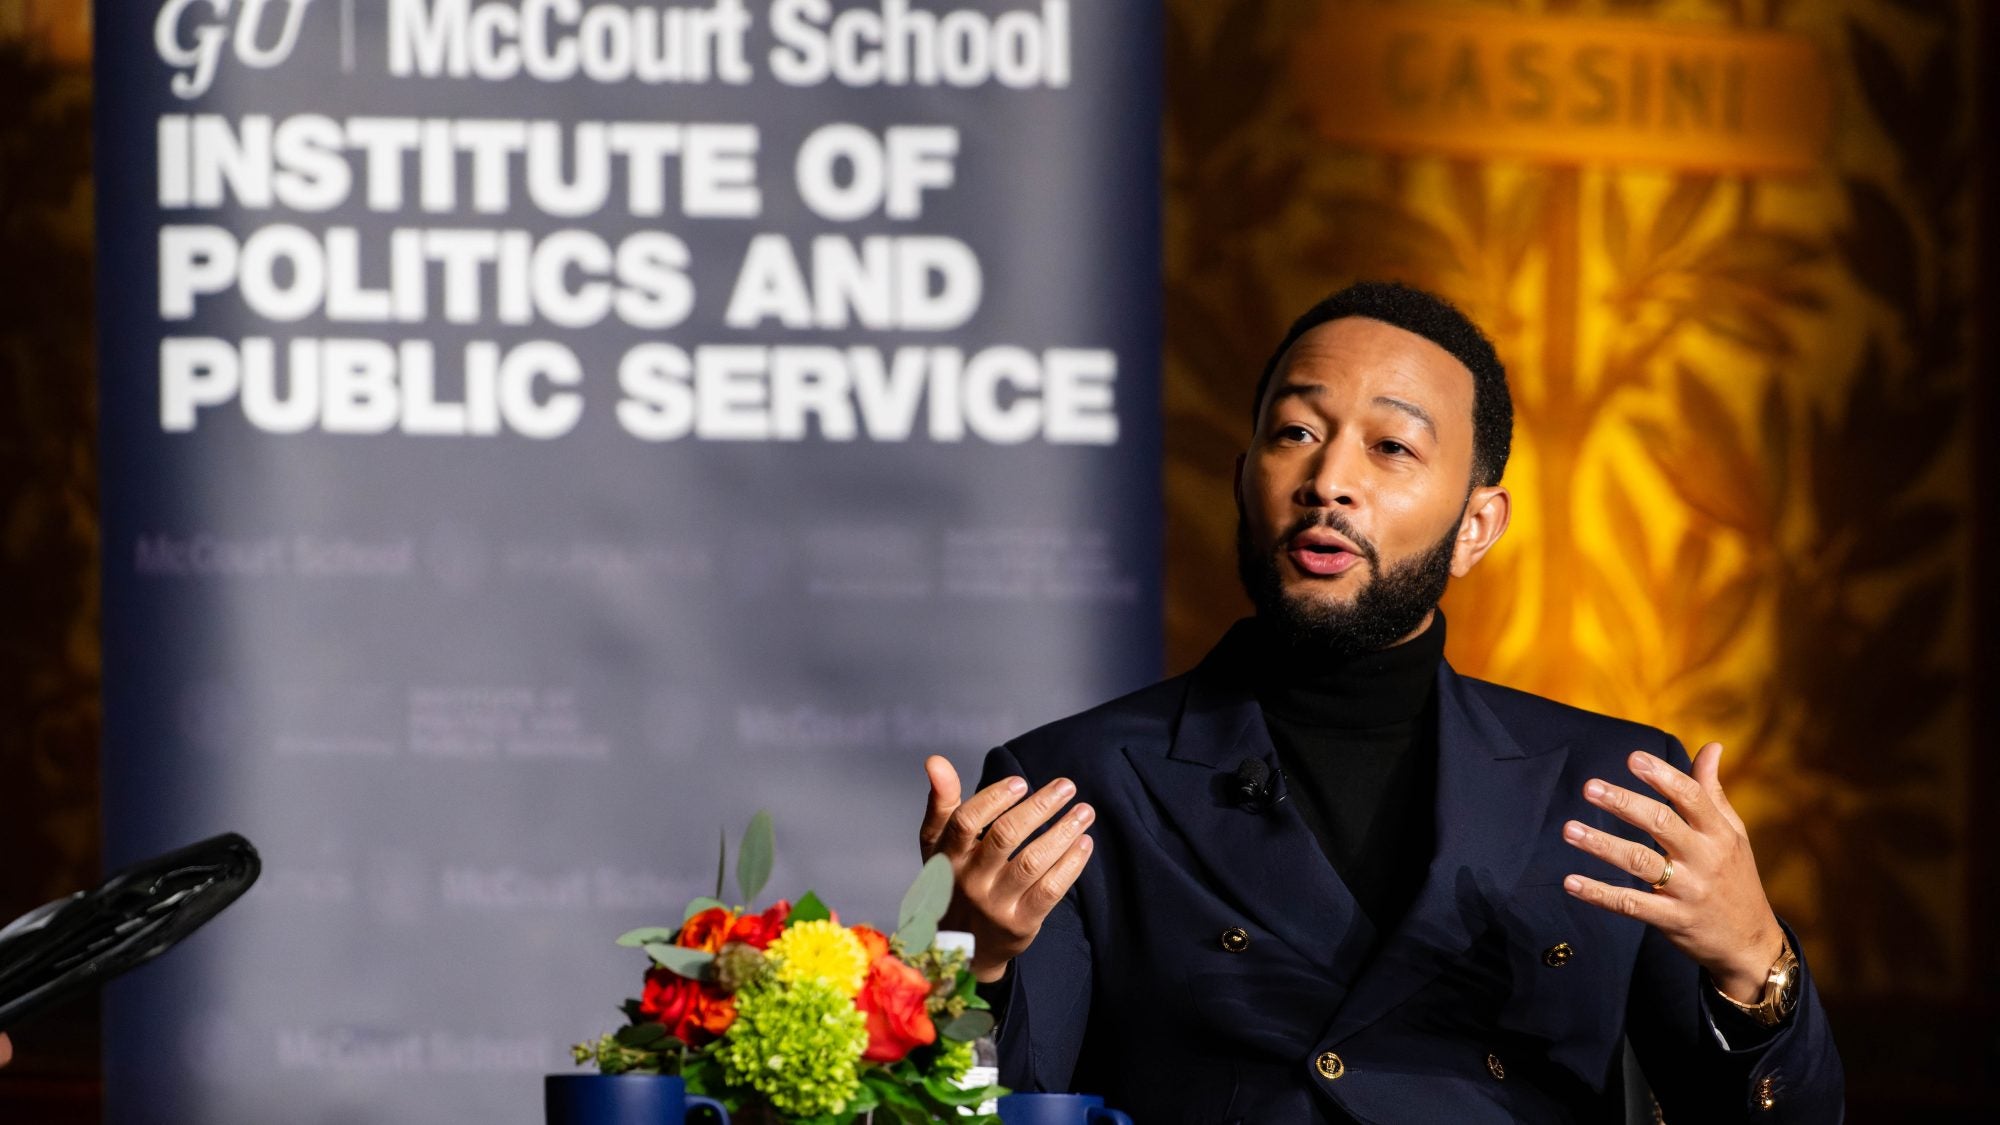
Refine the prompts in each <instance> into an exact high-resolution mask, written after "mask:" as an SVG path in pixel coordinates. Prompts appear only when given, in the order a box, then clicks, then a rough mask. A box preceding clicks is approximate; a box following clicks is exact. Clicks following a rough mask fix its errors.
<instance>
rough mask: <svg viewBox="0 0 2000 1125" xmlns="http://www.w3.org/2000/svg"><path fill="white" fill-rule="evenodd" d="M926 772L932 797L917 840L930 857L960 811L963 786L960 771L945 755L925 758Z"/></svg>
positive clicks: (925, 810)
mask: <svg viewBox="0 0 2000 1125" xmlns="http://www.w3.org/2000/svg"><path fill="white" fill-rule="evenodd" d="M924 774H925V776H927V777H929V778H930V782H931V796H930V800H929V801H928V802H926V803H925V805H924V823H923V826H922V827H921V828H919V829H918V830H917V842H918V843H919V844H921V845H922V850H923V855H924V858H925V859H926V860H928V859H929V858H930V857H931V856H932V854H933V853H934V852H935V851H936V849H937V843H938V840H939V838H941V837H942V836H943V835H944V829H945V825H947V824H950V823H951V814H952V813H954V812H957V811H958V796H959V792H960V788H959V784H958V771H957V770H955V769H953V768H952V765H951V762H950V761H949V760H948V759H946V758H944V757H943V756H942V755H938V754H932V755H931V756H930V757H928V758H925V759H924Z"/></svg>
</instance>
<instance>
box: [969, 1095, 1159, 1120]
mask: <svg viewBox="0 0 2000 1125" xmlns="http://www.w3.org/2000/svg"><path fill="white" fill-rule="evenodd" d="M1106 1121H1108V1122H1111V1123H1112V1125H1132V1119H1131V1118H1129V1117H1127V1116H1125V1115H1124V1114H1123V1113H1120V1112H1118V1111H1117V1110H1115V1109H1106V1108H1105V1107H1104V1099H1103V1098H1100V1097H1098V1096H1097V1095H1096V1094H1008V1095H1007V1096H1006V1097H1003V1098H1001V1099H1000V1123H1001V1125H1098V1123H1099V1122H1106Z"/></svg>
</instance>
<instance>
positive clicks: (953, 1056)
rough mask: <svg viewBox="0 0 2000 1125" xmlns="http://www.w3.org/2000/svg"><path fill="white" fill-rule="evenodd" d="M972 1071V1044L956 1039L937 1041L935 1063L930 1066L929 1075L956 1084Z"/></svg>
mask: <svg viewBox="0 0 2000 1125" xmlns="http://www.w3.org/2000/svg"><path fill="white" fill-rule="evenodd" d="M971 1069H972V1044H970V1043H962V1042H960V1041H958V1040H956V1039H939V1040H938V1046H937V1062H935V1063H933V1064H932V1068H931V1071H930V1073H932V1074H934V1075H936V1076H937V1077H939V1078H942V1079H943V1080H945V1081H946V1082H958V1081H961V1080H963V1079H964V1078H965V1075H966V1072H967V1071H970V1070H971Z"/></svg>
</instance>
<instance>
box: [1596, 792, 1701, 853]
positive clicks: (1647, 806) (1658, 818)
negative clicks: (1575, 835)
mask: <svg viewBox="0 0 2000 1125" xmlns="http://www.w3.org/2000/svg"><path fill="white" fill-rule="evenodd" d="M1583 797H1584V799H1585V800H1587V801H1589V802H1590V803H1591V804H1593V805H1596V806H1597V807H1598V808H1600V809H1603V810H1604V811H1606V812H1608V813H1610V814H1611V815H1612V816H1615V817H1617V818H1618V819H1619V820H1622V821H1624V822H1625V823H1627V824H1629V825H1631V826H1632V827H1634V828H1637V829H1639V830H1640V831H1642V832H1644V833H1646V834H1647V835H1649V836H1651V837H1652V838H1653V839H1655V840H1658V841H1659V842H1660V848H1661V850H1662V851H1664V852H1666V853H1667V854H1668V855H1674V854H1676V853H1677V852H1678V851H1680V850H1684V849H1683V845H1685V844H1686V842H1687V839H1688V837H1689V836H1690V835H1692V834H1693V832H1692V830H1691V829H1690V828H1689V827H1688V824H1687V822H1686V821H1684V820H1682V819H1681V817H1680V814H1679V813H1677V812H1675V811H1674V809H1673V806H1672V805H1663V804H1661V803H1660V802H1658V801H1655V800H1653V799H1652V798H1651V797H1642V796H1640V795H1639V794H1637V793H1634V792H1632V791H1631V790H1630V789H1627V788H1625V787H1624V786H1622V785H1613V784H1611V783H1610V782H1608V781H1604V780H1601V779H1599V778H1594V777H1593V778H1591V779H1590V780H1589V781H1588V782H1586V783H1585V784H1584V787H1583Z"/></svg>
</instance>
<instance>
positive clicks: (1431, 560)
mask: <svg viewBox="0 0 2000 1125" xmlns="http://www.w3.org/2000/svg"><path fill="white" fill-rule="evenodd" d="M1253 418H1254V432H1253V434H1252V437H1251V443H1250V447H1249V449H1248V450H1247V451H1246V452H1245V453H1244V454H1243V455H1242V456H1240V457H1239V458H1238V460H1237V467H1236V502H1237V509H1238V515H1239V533H1238V540H1239V542H1238V555H1239V569H1240V571H1241V574H1242V578H1243V582H1244V586H1245V589H1246V590H1247V591H1248V593H1249V595H1250V598H1251V601H1252V603H1253V604H1254V606H1255V607H1256V615H1255V617H1254V618H1252V619H1250V620H1248V621H1244V622H1240V623H1238V625H1237V626H1236V627H1235V628H1233V629H1232V630H1231V631H1230V633H1229V634H1228V635H1227V636H1226V637H1225V638H1224V639H1223V640H1222V642H1221V643H1220V644H1219V645H1218V646H1217V647H1216V649H1215V650H1214V651H1213V652H1212V653H1210V654H1209V656H1208V657H1207V658H1206V659H1205V660H1204V661H1203V662H1202V664H1201V665H1200V666H1199V667H1197V668H1196V669H1195V670H1194V671H1192V672H1190V673H1188V674H1186V675H1183V676H1179V677H1176V678H1174V679H1170V680H1167V681H1165V682H1163V683H1160V684H1156V685H1154V686H1153V687H1150V688H1147V689H1145V690H1142V691H1140V692H1137V693H1135V694H1133V695H1130V696H1127V697H1125V698H1123V699H1119V700H1115V701H1113V702H1111V703H1107V704H1104V705H1103V706H1101V707H1098V708H1096V709H1095V710H1092V711H1089V712H1086V713H1084V714H1082V715H1078V716H1075V717H1072V718H1069V719H1065V720H1063V721H1061V722H1058V723H1054V724H1052V725H1050V726H1047V727H1044V728H1042V729H1041V730H1038V731H1035V732H1033V733H1031V734H1028V735H1025V736H1023V737H1022V738H1020V739H1017V740H1015V741H1014V742H1012V743H1010V744H1008V745H1006V746H1003V747H1001V748H999V749H997V750H994V751H993V752H992V753H991V754H990V755H989V756H988V758H987V761H986V769H985V776H984V778H983V781H982V788H980V789H979V791H978V792H977V793H975V794H974V795H972V796H971V797H970V798H967V799H964V800H961V787H960V784H959V779H958V777H957V775H956V773H955V772H954V771H953V770H952V767H951V765H950V764H949V763H948V762H946V761H945V760H944V759H943V758H935V757H934V758H932V759H930V760H929V761H928V762H927V763H926V769H927V771H928V773H929V775H930V782H931V796H930V801H929V806H928V809H927V811H926V815H925V818H924V823H923V828H922V833H921V835H922V842H923V850H924V854H925V855H926V856H927V857H928V856H930V855H932V854H937V853H943V854H945V855H948V856H950V857H951V860H952V864H953V866H954V868H955V871H956V874H957V880H958V882H957V894H956V896H955V899H954V902H953V907H952V914H951V917H950V918H949V919H948V922H949V924H951V925H954V926H957V927H958V928H961V929H966V930H970V931H972V932H973V933H974V934H976V935H977V938H978V952H977V955H976V959H975V962H974V966H973V968H974V971H975V973H976V974H977V975H978V977H979V979H980V980H981V981H982V982H984V984H985V990H986V991H987V992H988V994H989V995H991V996H992V998H993V999H994V1001H995V1007H996V1008H997V1009H998V1010H999V1012H1000V1015H1001V1027H1000V1033H999V1034H1000V1051H1001V1080H1002V1081H1003V1082H1005V1083H1006V1084H1008V1085H1010V1086H1012V1087H1014V1088H1017V1089H1048V1090H1068V1089H1074V1090H1086V1091H1089V1092H1092V1093H1099V1094H1103V1095H1104V1096H1105V1098H1106V1100H1107V1102H1108V1103H1109V1104H1111V1105H1114V1106H1118V1107H1120V1108H1123V1109H1126V1110H1127V1111H1129V1112H1131V1113H1132V1115H1133V1117H1134V1119H1135V1120H1138V1121H1141V1122H1167V1121H1189V1122H1196V1121H1199V1122H1232V1121H1233V1122H1245V1123H1255V1125H1271V1123H1279V1122H1286V1123H1288V1122H1309V1121H1331V1122H1368V1123H1377V1125H1380V1123H1388V1122H1405V1121H1416V1122H1422V1121H1441V1120H1450V1121H1453V1122H1455V1123H1460V1125H1473V1123H1477V1122H1503V1121H1538V1122H1539V1121H1548V1122H1586V1121H1587V1122H1600V1121H1602V1122H1615V1121H1620V1120H1622V1119H1623V1109H1624V1101H1623V1098H1624V1096H1625V1095H1624V1091H1623V1089H1622V1087H1621V1073H1622V1067H1621V1063H1622V1061H1623V1059H1624V1045H1625V1043H1626V1042H1627V1041H1628V1040H1629V1042H1630V1044H1631V1046H1632V1048H1633V1049H1634V1051H1635V1052H1636V1055H1637V1058H1638V1060H1639V1062H1640V1065H1641V1067H1642V1068H1643V1070H1644V1073H1645V1076H1646V1078H1647V1079H1648V1080H1649V1081H1650V1084H1651V1086H1652V1087H1653V1089H1654V1091H1655V1093H1656V1095H1657V1097H1658V1099H1659V1102H1660V1104H1661V1106H1662V1107H1663V1109H1664V1112H1665V1118H1666V1120H1667V1121H1668V1122H1670V1123H1673V1125H1712V1123H1717V1122H1729V1121H1753V1120H1756V1121H1785V1122H1813V1123H1820V1122H1831V1121H1837V1120H1839V1118H1840V1116H1841V1113H1842V1073H1841V1066H1840V1060H1839V1056H1838V1054H1837V1053H1836V1051H1835V1050H1834V1046H1833V1042H1832V1038H1831V1035H1830V1033H1829V1031H1828V1028H1827V1024H1826V1019H1825V1016H1824V1014H1823V1013H1822V1011H1821V1008H1820V1003H1819V999H1818V996H1817V994H1816V993H1815V991H1814V989H1813V986H1812V983H1811V981H1810V980H1809V979H1808V978H1807V976H1806V971H1805V967H1804V963H1803V962H1802V961H1801V960H1799V958H1798V954H1799V949H1798V945H1797V942H1796V939H1794V938H1793V937H1792V935H1791V933H1790V931H1789V930H1787V929H1785V928H1784V926H1783V925H1782V924H1781V923H1780V922H1779V920H1778V919H1777V917H1776V916H1775V915H1774V914H1773V913H1772V911H1771V907H1770V905H1769V903H1768V902H1767V901H1766V898H1765V895H1764V891H1763V887H1762V884H1761V882H1760V881H1759V878H1758V875H1757V869H1756V864H1755V861H1754V860H1753V858H1752V855H1751V851H1750V844H1749V841H1748V839H1747V838H1746V837H1745V835H1744V831H1743V824H1742V821H1741V820H1740V819H1738V817H1737V815H1736V813H1735V812H1734V811H1733V810H1732V809H1731V808H1730V805H1729V801H1728V798H1727V797H1726V796H1725V795H1724V793H1723V790H1722V787H1721V785H1720V783H1719V781H1718V767H1719V763H1720V759H1721V756H1722V747H1721V746H1720V745H1718V744H1715V743H1710V744H1709V745H1707V746H1704V747H1702V749H1701V752H1700V754H1699V756H1698V757H1697V758H1696V759H1695V760H1694V761H1693V762H1692V763H1690V762H1689V760H1688V758H1687V754H1686V752H1685V751H1684V750H1683V748H1682V747H1681V744H1680V743H1679V742H1678V741H1676V740H1675V739H1674V738H1672V737H1671V736H1669V735H1666V734H1664V733H1662V732H1660V731H1658V730H1654V729H1652V728H1649V727H1643V726H1639V725H1637V724H1633V723H1627V722H1623V721H1621V720H1617V719H1612V718H1608V717H1605V716H1601V715H1594V714H1590V713H1588V712H1584V711H1579V710H1576V709H1573V708H1570V707H1565V706H1563V705H1561V704H1557V703H1554V702H1551V701H1549V700H1545V699H1541V698H1538V697H1535V696H1531V695H1527V694H1525V693H1521V692H1517V691H1512V690H1510V689H1507V688H1503V687H1499V686H1497V685H1493V684H1487V683H1482V682H1479V681H1476V680H1471V679H1467V678H1465V677H1461V676H1459V675H1457V674H1456V673H1455V672H1453V671H1452V670H1451V668H1450V666H1449V665H1447V664H1446V663H1444V661H1443V658H1442V654H1443V648H1444V629H1445V623H1444V619H1443V617H1442V616H1441V615H1440V614H1439V613H1438V611H1437V603H1438V599H1439V597H1440V596H1441V595H1442V594H1443V592H1444V589H1445V586H1446V584H1447V582H1448V581H1449V579H1450V578H1451V577H1453V576H1463V575H1465V574H1466V573H1468V572H1469V571H1470V570H1471V569H1472V568H1473V567H1474V566H1476V565H1478V563H1479V561H1480V559H1481V558H1483V557H1484V556H1485V554H1486V552H1487V551H1488V550H1490V549H1491V548H1492V546H1493V545H1494V543H1495V542H1497V541H1498V540H1499V538H1500V536H1501V534H1502V533H1504V532H1505V531H1506V528H1507V522H1508V518H1509V515H1510V511H1511V504H1512V500H1511V497H1510V496H1509V494H1508V491H1507V489H1506V488H1505V487H1504V486H1502V485H1501V484H1500V480H1501V475H1502V472H1503V470H1504V469H1505V466H1506V461H1507V455H1508V447H1509V444H1510V441H1511V432H1512V424H1513V413H1512V406H1511V402H1510V399H1509V397H1508V392H1507V384H1506V376H1505V372H1504V371H1503V369H1502V368H1501V365H1500V363H1499V360H1498V359H1497V357H1496V356H1495V355H1494V352H1493V349H1492V345H1491V344H1490V343H1488V342H1487V340H1486V339H1485V337H1484V336H1483V335H1482V334H1481V333H1480V332H1479V330H1478V329H1477V328H1476V327H1474V326H1473V325H1472V324H1471V322H1470V321H1468V320H1466V319H1465V317H1464V316H1463V315H1462V314H1461V313H1459V312H1458V310H1456V309H1454V308H1452V307H1451V306H1450V305H1448V304H1446V303H1445V302H1443V301H1442V300H1439V299H1438V298H1436V297H1433V296H1431V295H1429V294H1426V293H1423V292H1420V291H1418V290H1414V289H1410V288H1406V287H1402V286H1397V285H1385V284H1376V283H1364V284H1360V285H1356V286H1353V287H1351V288H1349V289H1346V290H1343V291H1342V292H1340V293H1337V294H1335V295H1334V296H1332V297H1330V298H1328V299H1327V300H1326V301H1323V302H1321V303H1320V304H1319V305H1317V306H1315V307H1314V308H1313V309H1311V310H1310V311H1308V312H1307V313H1306V314H1305V315H1304V316H1302V317H1300V318H1299V320H1298V321H1297V322H1296V323H1295V324H1294V325H1293V327H1292V330H1291V331H1290V333H1289V334H1288V335H1287V336H1286V337H1285V339H1284V341H1283V342H1282V343H1281V344H1280V345H1279V347H1278V349H1277V351H1276V353H1275V354H1274V355H1273V356H1272V358H1271V360H1270V362H1269V363H1268V364H1267V365H1266V368H1265V371H1264V374H1263V378H1262V380H1261V381H1260V383H1259V386H1258V389H1257V394H1256V398H1255V402H1254V404H1253ZM1635 658H1637V659H1643V658H1644V657H1643V656H1638V657H1635ZM1634 778H1636V782H1637V783H1636V784H1635V783H1634V780H1633V779H1634ZM1079 796H1080V797H1082V798H1084V800H1083V801H1081V802H1073V798H1076V797H1079ZM1064 810H1067V811H1064ZM1059 814H1060V815H1059Z"/></svg>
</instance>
